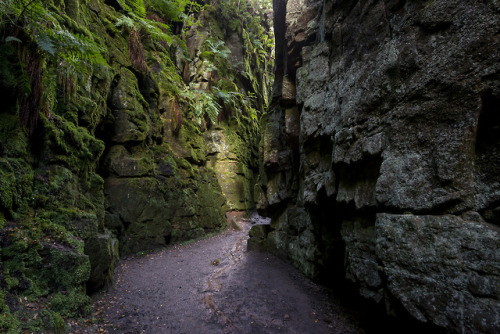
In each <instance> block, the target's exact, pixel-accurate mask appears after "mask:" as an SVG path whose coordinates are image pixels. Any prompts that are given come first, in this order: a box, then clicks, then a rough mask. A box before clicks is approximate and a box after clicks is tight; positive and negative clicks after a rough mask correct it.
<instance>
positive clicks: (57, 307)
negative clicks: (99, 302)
mask: <svg viewBox="0 0 500 334" xmlns="http://www.w3.org/2000/svg"><path fill="white" fill-rule="evenodd" d="M90 301H91V300H90V298H89V297H88V296H87V295H86V294H85V293H84V292H83V291H78V290H72V291H70V292H69V293H64V294H63V293H57V294H55V295H54V296H53V297H52V299H51V301H50V305H51V307H52V310H54V311H55V312H57V313H59V314H60V315H63V316H66V317H72V318H75V317H81V316H85V315H89V314H90V311H91V308H90Z"/></svg>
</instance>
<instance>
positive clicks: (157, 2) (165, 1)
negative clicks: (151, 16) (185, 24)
mask: <svg viewBox="0 0 500 334" xmlns="http://www.w3.org/2000/svg"><path fill="white" fill-rule="evenodd" d="M146 3H147V6H148V8H150V9H151V10H153V11H155V12H157V13H159V14H161V15H162V17H164V18H166V19H167V20H168V21H173V22H180V21H182V20H183V19H185V17H186V14H185V13H184V12H185V10H186V7H187V6H188V5H189V6H190V11H193V9H194V8H198V7H199V5H198V4H196V3H195V2H192V1H190V0H146Z"/></svg>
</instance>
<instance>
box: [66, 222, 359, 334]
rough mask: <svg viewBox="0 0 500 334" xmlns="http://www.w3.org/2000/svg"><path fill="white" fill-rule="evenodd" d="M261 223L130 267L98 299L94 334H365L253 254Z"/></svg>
mask: <svg viewBox="0 0 500 334" xmlns="http://www.w3.org/2000/svg"><path fill="white" fill-rule="evenodd" d="M253 223H256V222H255V221H251V220H250V219H239V221H238V222H236V223H233V226H232V228H230V229H228V230H227V231H226V232H225V233H223V234H220V235H217V236H214V237H211V238H207V239H203V240H199V241H196V242H193V243H190V244H183V245H175V246H171V247H168V248H166V249H165V250H162V251H159V252H157V253H154V254H148V255H145V256H140V257H131V258H127V259H123V260H122V261H121V263H120V265H119V266H118V268H117V269H116V272H115V283H114V284H113V286H111V287H110V288H109V289H108V290H107V291H105V292H102V293H100V294H98V295H96V296H94V303H93V309H94V314H93V318H94V320H93V324H92V325H91V327H87V330H88V331H91V332H101V333H176V334H181V333H190V334H191V333H204V334H206V333H315V334H316V333H317V334H321V333H365V330H364V329H363V328H362V325H361V324H360V322H359V321H358V320H357V318H356V316H355V315H354V314H352V312H350V311H348V310H346V309H344V308H343V307H342V306H341V305H338V304H336V303H335V301H334V300H333V299H332V298H331V295H329V293H328V291H327V290H326V289H324V288H323V287H321V286H319V285H316V284H314V283H313V282H311V281H310V280H308V279H307V278H305V277H304V276H303V275H302V274H301V273H300V272H298V271H297V270H296V269H295V268H293V267H292V266H290V265H289V264H286V263H284V262H282V261H281V260H279V259H278V258H276V257H274V256H272V255H270V254H267V253H261V252H255V251H251V252H249V251H247V249H246V248H247V247H246V244H247V238H248V230H249V229H250V227H251V225H252V224H253ZM257 223H258V222H257ZM74 330H75V332H81V331H79V330H77V328H74ZM80 330H83V329H82V328H80Z"/></svg>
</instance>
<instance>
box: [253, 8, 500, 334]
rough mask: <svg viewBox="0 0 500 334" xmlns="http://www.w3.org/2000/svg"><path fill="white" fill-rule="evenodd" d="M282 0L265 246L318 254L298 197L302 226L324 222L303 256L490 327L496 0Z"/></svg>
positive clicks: (434, 317)
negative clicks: (302, 242) (293, 213)
mask: <svg viewBox="0 0 500 334" xmlns="http://www.w3.org/2000/svg"><path fill="white" fill-rule="evenodd" d="M283 4H285V5H286V13H285V15H283V13H282V12H280V13H275V27H276V29H275V31H276V36H277V38H278V39H277V41H276V55H277V56H278V57H281V58H279V59H277V60H276V64H277V72H276V73H277V77H276V79H275V91H274V92H275V96H274V99H275V101H277V102H279V103H276V106H274V108H273V109H271V110H270V112H269V114H268V116H267V123H265V124H264V127H263V144H262V146H263V148H262V153H263V159H264V162H263V163H264V166H265V168H264V170H263V173H264V175H263V176H261V180H262V183H263V184H262V185H261V186H260V189H262V190H264V191H266V196H262V197H265V200H261V203H267V206H266V207H264V208H262V211H265V210H267V212H268V213H269V215H270V216H272V217H275V219H273V223H272V224H271V230H270V232H269V233H268V243H269V247H270V248H271V249H274V250H275V253H277V254H280V255H281V256H283V257H285V258H291V257H293V258H296V259H299V258H301V257H300V256H301V255H299V253H297V252H302V253H301V254H302V256H306V254H309V255H310V254H311V253H309V249H301V248H300V247H298V246H297V236H296V235H294V234H295V229H294V228H292V227H291V226H292V225H293V223H292V222H291V221H289V219H288V218H286V217H287V216H286V215H287V213H288V212H289V208H290V207H297V208H298V210H299V209H300V210H304V211H305V213H306V214H307V215H309V217H310V218H309V219H310V220H311V221H314V225H313V226H312V227H311V228H310V229H306V230H304V231H303V232H299V235H303V236H304V238H305V239H308V238H309V237H310V234H309V232H311V233H312V234H313V235H315V236H321V241H319V240H318V239H315V240H312V242H315V243H317V244H316V246H317V247H318V251H317V252H316V253H315V255H312V257H307V256H306V257H307V259H308V264H309V265H310V266H312V267H314V268H315V269H311V268H310V267H309V266H305V267H304V266H303V265H302V264H301V261H297V260H294V261H293V263H294V264H295V265H297V266H298V267H301V268H303V270H308V272H310V273H311V272H315V271H314V270H322V271H323V272H326V273H327V274H330V273H329V271H330V272H332V271H334V270H336V271H342V270H344V271H345V273H346V276H347V277H348V278H349V279H350V280H352V281H354V282H355V283H356V284H357V285H358V286H359V291H360V293H361V294H362V295H364V296H366V297H368V298H372V299H374V300H375V301H379V302H382V301H384V302H385V303H390V302H391V301H390V300H391V299H392V300H393V297H395V300H396V302H395V303H394V304H393V306H394V305H396V304H402V305H403V306H404V308H405V309H406V310H407V312H409V313H410V314H411V315H413V316H414V317H415V318H417V319H419V320H421V321H427V322H431V323H434V324H435V325H437V326H441V327H445V328H447V329H448V330H451V331H454V332H471V333H474V332H491V333H493V332H497V331H498V328H500V326H499V324H498V313H499V312H498V309H499V307H498V302H499V298H498V286H499V284H498V268H499V263H500V261H499V259H498V251H496V250H497V249H498V240H499V238H498V234H495V233H493V232H492V231H493V229H491V228H487V227H485V226H486V225H484V221H487V222H489V223H493V224H495V225H499V221H500V218H499V217H500V214H499V213H498V212H499V209H498V208H499V203H500V178H499V175H500V172H499V171H500V169H499V166H500V153H499V150H498V147H499V139H498V138H499V136H498V128H499V126H500V118H499V117H498V115H500V109H499V106H500V89H499V87H500V84H499V82H500V75H499V73H500V65H499V63H498V59H500V49H499V48H498V38H497V32H498V31H499V29H500V20H498V3H497V1H489V2H481V1H475V0H471V1H466V2H460V3H457V2H456V1H449V0H439V1H430V2H425V1H412V2H410V1H369V2H360V1H329V0H327V1H324V2H315V1H310V2H307V1H306V2H304V1H288V2H283V3H281V2H276V6H277V8H280V10H281V11H284V9H283V8H282V7H281V6H283ZM306 4H307V5H306ZM280 29H286V31H281V30H280ZM280 36H281V37H280ZM279 38H281V39H282V40H280V39H279ZM283 40H285V41H286V42H284V41H283ZM289 78H295V85H294V86H293V87H294V88H296V94H295V95H294V94H292V93H291V92H292V89H291V87H292V85H289V83H288V82H287V80H288V79H289ZM277 92H279V93H280V94H279V95H276V93H277ZM292 95H293V96H294V99H295V101H292ZM292 102H295V103H296V106H297V108H298V111H299V114H300V131H299V133H300V136H299V143H298V147H295V146H294V144H293V142H292V141H289V140H287V139H288V137H290V135H291V133H295V131H292V130H291V129H292V124H293V125H295V122H291V119H292V117H291V116H292V113H295V110H294V109H293V108H294V106H293V105H292ZM283 157H286V159H283ZM297 184H298V185H299V187H298V190H299V191H298V192H297V191H296V190H294V187H297ZM295 189H297V188H295ZM301 207H302V208H301ZM387 212H392V213H395V214H399V215H400V216H399V215H395V216H390V215H388V214H385V213H387ZM405 212H411V213H418V214H432V215H434V216H418V218H411V219H410V218H406V217H415V216H411V215H408V216H405V215H403V213H405ZM472 212H473V213H472ZM376 214H378V219H377V224H376V225H375V223H374V222H375V218H374V217H375V215H376ZM390 217H392V218H390ZM398 217H399V218H398ZM422 217H424V218H422ZM405 219H407V220H408V221H407V220H405ZM403 222H404V223H403ZM287 225H290V227H287ZM400 225H403V226H400ZM452 226H454V227H453V228H452ZM479 226H482V227H479ZM381 228H382V230H380V229H381ZM390 231H392V232H394V231H399V232H398V233H396V232H394V233H392V232H390ZM480 231H481V232H480ZM389 232H390V233H389ZM339 233H340V235H341V236H342V240H339V238H338V235H339ZM482 234H484V236H483V235H482ZM382 235H383V238H382V237H381V236H382ZM375 236H376V237H375ZM471 240H477V241H474V242H472V241H471ZM479 240H481V241H484V242H485V244H484V245H482V246H480V248H478V247H479V244H481V242H480V241H479ZM342 242H343V243H345V246H344V245H342ZM470 243H473V244H474V248H472V250H471V249H470V247H471V246H470V245H469V244H470ZM475 243H477V245H476V244H475ZM407 245H409V246H407ZM444 245H447V247H448V246H449V249H448V250H446V249H445V247H444ZM339 248H344V249H343V250H339ZM382 250H383V251H382ZM447 251H449V252H451V253H453V254H451V255H450V254H448V253H447ZM334 252H336V253H334ZM344 252H345V262H343V263H341V262H342V261H339V260H338V259H336V257H341V254H343V253H344ZM450 256H451V257H450ZM464 257H466V258H464ZM325 263H330V264H334V265H336V266H338V267H337V268H336V269H331V268H325V267H324V264H325ZM479 267H480V268H479ZM304 268H308V269H304ZM386 278H387V281H386ZM495 286H496V288H494V287H495ZM390 295H392V296H390ZM386 296H389V297H386ZM396 308H397V307H395V308H394V310H395V309H396ZM395 313H397V312H395Z"/></svg>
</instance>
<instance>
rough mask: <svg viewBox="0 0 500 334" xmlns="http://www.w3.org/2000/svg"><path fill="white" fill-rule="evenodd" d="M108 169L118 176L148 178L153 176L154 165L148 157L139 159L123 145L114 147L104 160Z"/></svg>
mask: <svg viewBox="0 0 500 334" xmlns="http://www.w3.org/2000/svg"><path fill="white" fill-rule="evenodd" d="M104 164H105V166H106V168H107V169H108V170H109V171H110V172H111V173H113V174H115V175H116V176H121V177H124V176H129V177H131V176H146V175H151V173H152V171H153V168H154V164H153V161H152V160H151V159H149V158H148V157H146V156H142V157H140V156H139V157H137V156H132V155H131V154H130V153H128V151H127V149H126V148H125V147H124V146H121V145H115V146H112V147H111V148H110V150H109V152H108V154H107V156H106V157H105V158H104Z"/></svg>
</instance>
